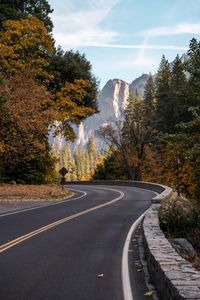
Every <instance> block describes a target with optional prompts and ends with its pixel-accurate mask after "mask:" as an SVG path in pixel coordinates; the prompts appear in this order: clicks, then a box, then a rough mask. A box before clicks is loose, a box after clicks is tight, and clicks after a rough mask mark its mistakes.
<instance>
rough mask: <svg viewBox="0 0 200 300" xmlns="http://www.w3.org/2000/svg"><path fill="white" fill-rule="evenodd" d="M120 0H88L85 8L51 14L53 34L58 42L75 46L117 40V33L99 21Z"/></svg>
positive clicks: (101, 20)
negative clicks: (105, 27)
mask: <svg viewBox="0 0 200 300" xmlns="http://www.w3.org/2000/svg"><path fill="white" fill-rule="evenodd" d="M119 2H120V0H98V1H94V0H88V1H86V4H87V8H84V9H80V10H78V11H75V12H74V11H73V10H72V11H71V12H69V13H68V14H67V15H65V16H63V15H60V14H57V15H54V16H53V22H54V24H55V30H54V36H55V38H56V41H57V43H58V44H62V45H65V47H67V48H77V47H81V46H90V45H94V44H101V43H112V42H114V41H117V40H118V38H119V34H118V33H117V32H115V31H113V30H109V29H104V28H103V27H102V25H101V23H102V22H103V21H104V20H105V19H106V17H107V16H108V14H109V13H110V12H111V10H112V9H113V7H114V6H115V5H117V4H118V3H119Z"/></svg>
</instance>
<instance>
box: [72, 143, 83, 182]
mask: <svg viewBox="0 0 200 300" xmlns="http://www.w3.org/2000/svg"><path fill="white" fill-rule="evenodd" d="M84 158H85V153H84V150H83V148H82V146H81V145H78V146H77V147H76V148H75V151H74V161H75V164H76V175H77V180H82V179H83V178H84V175H85V172H84V160H85V159H84Z"/></svg>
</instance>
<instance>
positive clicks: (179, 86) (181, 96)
mask: <svg viewBox="0 0 200 300" xmlns="http://www.w3.org/2000/svg"><path fill="white" fill-rule="evenodd" d="M186 87H187V79H186V75H185V72H184V65H183V63H182V62H181V59H180V58H179V56H178V55H177V56H176V58H175V60H174V63H173V68H172V72H171V99H172V103H173V110H172V112H171V113H173V115H172V118H171V129H172V130H171V131H172V132H175V131H177V128H176V125H177V124H178V123H180V122H184V121H185V120H187V118H188V107H187V106H188V105H187V101H186V97H185V92H186Z"/></svg>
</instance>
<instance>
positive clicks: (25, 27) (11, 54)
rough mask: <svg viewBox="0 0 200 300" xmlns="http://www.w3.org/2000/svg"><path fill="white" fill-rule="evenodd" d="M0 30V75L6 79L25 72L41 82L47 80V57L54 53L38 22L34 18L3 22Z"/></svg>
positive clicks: (48, 78)
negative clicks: (0, 73)
mask: <svg viewBox="0 0 200 300" xmlns="http://www.w3.org/2000/svg"><path fill="white" fill-rule="evenodd" d="M3 24H4V26H5V28H6V29H5V30H3V31H0V72H2V73H3V74H5V75H6V76H10V75H12V74H14V73H25V72H26V71H27V70H28V71H29V74H31V75H32V77H34V78H37V79H38V80H40V81H42V82H47V81H48V80H50V78H51V76H52V75H51V74H49V73H48V66H49V60H48V57H49V55H50V54H51V53H53V51H54V47H53V44H54V41H53V39H52V37H51V36H50V35H49V33H48V32H47V29H46V28H45V27H44V24H43V22H42V21H40V20H38V19H37V18H35V17H27V18H26V19H22V20H17V21H13V20H9V21H5V22H3Z"/></svg>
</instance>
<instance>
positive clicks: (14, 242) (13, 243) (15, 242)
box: [0, 189, 124, 253]
mask: <svg viewBox="0 0 200 300" xmlns="http://www.w3.org/2000/svg"><path fill="white" fill-rule="evenodd" d="M109 190H111V189H109ZM112 191H115V192H119V193H120V196H119V197H117V198H115V199H113V200H111V201H109V202H106V203H103V204H100V205H97V206H94V207H92V208H89V209H86V210H83V211H81V212H79V213H76V214H73V215H71V216H69V217H66V218H63V219H60V220H59V221H56V222H53V223H51V224H48V225H46V226H43V227H41V228H39V229H36V230H34V231H32V232H29V233H27V234H25V235H22V236H20V237H18V238H16V239H14V240H12V241H10V242H8V243H6V244H3V245H1V246H0V253H2V252H4V251H6V250H8V249H10V248H12V247H14V246H16V245H18V244H20V243H22V242H24V241H26V240H28V239H30V238H32V237H33V236H35V235H38V234H40V233H42V232H44V231H48V230H49V229H51V228H53V227H56V226H58V225H60V224H63V223H65V222H68V221H70V220H72V219H75V218H77V217H80V216H83V215H85V214H87V213H89V212H92V211H95V210H97V209H99V208H102V207H105V206H108V205H110V204H112V203H115V202H117V201H119V200H121V199H122V198H123V197H124V194H123V193H122V192H120V191H117V190H112Z"/></svg>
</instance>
